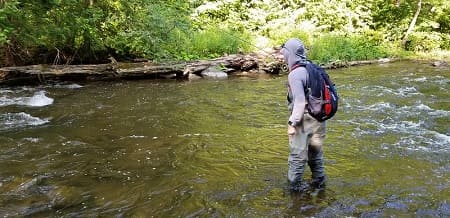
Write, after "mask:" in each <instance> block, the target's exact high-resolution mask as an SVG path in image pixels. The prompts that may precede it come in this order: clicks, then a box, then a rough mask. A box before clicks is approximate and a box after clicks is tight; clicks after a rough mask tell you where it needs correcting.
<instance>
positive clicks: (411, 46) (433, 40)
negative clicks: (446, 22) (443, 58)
mask: <svg viewBox="0 0 450 218" xmlns="http://www.w3.org/2000/svg"><path fill="white" fill-rule="evenodd" d="M441 41H442V39H441V36H440V34H439V33H435V32H413V33H412V34H411V35H410V36H409V39H408V41H407V43H406V45H405V49H406V50H407V51H414V52H426V51H433V50H436V49H438V48H440V46H441Z"/></svg>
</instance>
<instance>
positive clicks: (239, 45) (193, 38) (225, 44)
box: [169, 26, 253, 60]
mask: <svg viewBox="0 0 450 218" xmlns="http://www.w3.org/2000/svg"><path fill="white" fill-rule="evenodd" d="M183 36H184V40H181V39H180V41H179V42H180V43H178V44H174V45H176V46H175V47H172V48H170V49H169V50H170V51H171V53H172V54H174V58H176V59H181V60H193V59H205V58H216V57H219V56H222V55H226V54H235V53H238V52H245V51H249V49H250V45H252V44H253V43H252V42H251V41H250V40H251V39H250V37H249V35H246V34H243V33H240V32H237V31H233V30H230V29H225V28H219V27H213V26H211V27H208V28H206V29H205V30H200V31H194V32H191V33H190V34H189V35H183Z"/></svg>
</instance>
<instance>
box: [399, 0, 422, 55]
mask: <svg viewBox="0 0 450 218" xmlns="http://www.w3.org/2000/svg"><path fill="white" fill-rule="evenodd" d="M421 9H422V0H419V2H418V3H417V9H416V13H415V14H414V17H413V19H412V20H411V23H410V24H409V28H408V30H407V31H406V33H405V36H404V37H403V40H402V46H403V47H405V44H406V42H407V41H408V36H409V34H411V32H412V31H413V29H414V26H415V25H416V22H417V18H418V17H419V14H420V10H421Z"/></svg>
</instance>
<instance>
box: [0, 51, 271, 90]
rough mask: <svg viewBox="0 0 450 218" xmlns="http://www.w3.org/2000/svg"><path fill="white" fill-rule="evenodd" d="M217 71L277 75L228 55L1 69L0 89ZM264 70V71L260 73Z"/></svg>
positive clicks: (249, 58) (249, 60)
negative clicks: (207, 70)
mask: <svg viewBox="0 0 450 218" xmlns="http://www.w3.org/2000/svg"><path fill="white" fill-rule="evenodd" d="M209 67H218V68H220V69H222V70H223V71H224V72H226V73H233V72H239V71H249V70H255V69H256V70H261V71H262V72H268V73H271V72H276V70H274V69H272V68H274V67H277V66H276V65H274V66H272V67H267V66H266V64H265V63H262V62H261V61H260V60H258V58H256V57H255V56H253V55H229V56H225V57H221V58H217V59H212V60H201V61H193V62H182V63H180V62H174V63H162V64H157V63H153V62H139V63H118V62H112V63H110V64H98V65H30V66H17V67H4V68H0V85H5V84H6V85H13V84H30V83H43V82H50V81H80V80H87V81H93V80H115V79H147V78H151V79H153V78H187V77H188V76H189V74H197V75H200V73H201V72H202V71H203V70H205V69H207V68H209ZM260 68H261V69H260Z"/></svg>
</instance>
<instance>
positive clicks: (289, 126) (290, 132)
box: [287, 125, 296, 135]
mask: <svg viewBox="0 0 450 218" xmlns="http://www.w3.org/2000/svg"><path fill="white" fill-rule="evenodd" d="M295 132H296V131H295V127H294V126H291V125H288V130H287V133H288V135H295Z"/></svg>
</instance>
